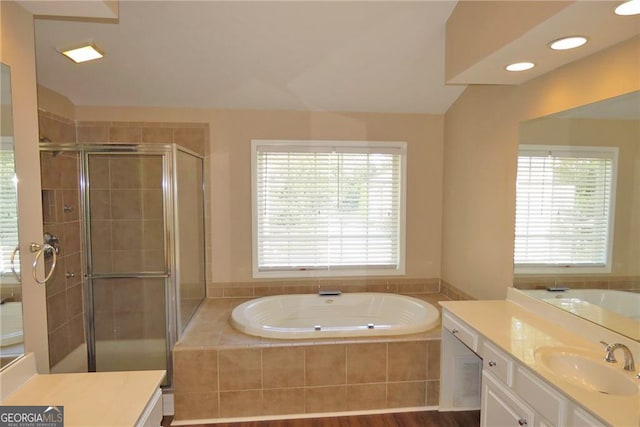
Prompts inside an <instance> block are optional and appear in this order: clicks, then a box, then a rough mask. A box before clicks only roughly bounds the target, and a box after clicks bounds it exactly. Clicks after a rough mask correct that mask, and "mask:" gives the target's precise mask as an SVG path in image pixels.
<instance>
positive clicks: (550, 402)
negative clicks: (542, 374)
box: [513, 367, 566, 426]
mask: <svg viewBox="0 0 640 427" xmlns="http://www.w3.org/2000/svg"><path fill="white" fill-rule="evenodd" d="M513 382H514V385H513V389H514V391H515V392H516V394H518V395H519V396H520V397H522V398H523V399H524V400H525V401H526V402H527V403H528V404H529V405H530V406H531V407H532V408H533V409H534V410H536V411H537V412H538V413H540V415H542V416H543V417H544V418H546V419H547V420H548V421H549V422H550V423H551V424H553V425H555V426H563V425H566V422H565V418H566V416H565V412H566V410H565V405H566V403H565V399H564V398H563V397H562V395H560V394H559V393H558V392H557V391H555V390H554V389H552V388H551V387H549V386H548V385H546V384H544V383H543V382H542V381H541V380H539V379H538V378H536V377H535V376H534V375H533V374H531V373H529V372H526V371H525V370H524V369H522V368H520V367H518V368H517V369H516V370H515V378H514V381H513Z"/></svg>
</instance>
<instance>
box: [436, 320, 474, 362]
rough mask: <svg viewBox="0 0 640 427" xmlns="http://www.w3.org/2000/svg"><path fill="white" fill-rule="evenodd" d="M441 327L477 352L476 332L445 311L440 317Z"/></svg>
mask: <svg viewBox="0 0 640 427" xmlns="http://www.w3.org/2000/svg"><path fill="white" fill-rule="evenodd" d="M442 327H443V328H445V329H446V330H448V331H449V332H451V333H452V334H453V335H454V336H455V337H456V338H458V339H459V340H460V341H462V342H463V343H464V344H465V345H466V346H467V347H469V348H470V349H471V350H473V351H474V352H475V353H477V352H478V334H476V333H475V331H473V330H472V329H471V328H469V327H468V326H466V324H464V323H462V322H461V321H460V320H458V319H456V318H454V317H453V316H452V315H450V314H449V313H445V314H444V316H443V317H442Z"/></svg>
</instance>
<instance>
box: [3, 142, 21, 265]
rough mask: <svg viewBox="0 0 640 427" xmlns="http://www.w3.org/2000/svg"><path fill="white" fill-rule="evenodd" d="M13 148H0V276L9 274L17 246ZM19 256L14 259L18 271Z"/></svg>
mask: <svg viewBox="0 0 640 427" xmlns="http://www.w3.org/2000/svg"><path fill="white" fill-rule="evenodd" d="M15 178H16V174H15V168H14V161H13V148H12V147H9V148H7V149H4V147H2V146H0V274H2V275H5V274H10V272H11V254H12V253H13V251H14V249H15V248H16V246H17V245H18V211H17V207H16V206H17V195H16V181H15ZM18 258H19V256H16V259H15V269H16V272H18V271H19V270H20V262H19V259H18Z"/></svg>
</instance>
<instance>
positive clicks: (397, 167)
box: [252, 141, 406, 277]
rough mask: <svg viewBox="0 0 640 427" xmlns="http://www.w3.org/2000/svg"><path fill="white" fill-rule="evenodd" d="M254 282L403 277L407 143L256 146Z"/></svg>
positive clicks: (265, 143)
mask: <svg viewBox="0 0 640 427" xmlns="http://www.w3.org/2000/svg"><path fill="white" fill-rule="evenodd" d="M252 151H253V157H252V160H253V165H252V166H253V264H254V267H253V269H254V276H256V277H265V276H267V277H268V276H271V277H291V276H308V275H314V276H318V275H319V276H332V275H356V274H357V275H382V274H384V275H388V274H402V273H404V259H403V258H404V181H405V178H404V176H405V164H406V160H405V153H406V144H405V143H380V142H353V141H349V142H338V141H299V142H298V141H253V142H252Z"/></svg>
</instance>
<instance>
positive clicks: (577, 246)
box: [514, 146, 617, 267]
mask: <svg viewBox="0 0 640 427" xmlns="http://www.w3.org/2000/svg"><path fill="white" fill-rule="evenodd" d="M524 147H525V148H522V149H521V150H520V153H519V155H518V177H517V183H516V186H517V189H516V237H515V248H514V250H515V254H514V262H515V264H516V265H521V266H522V265H525V266H561V267H571V266H587V267H589V266H606V265H607V263H608V261H609V260H608V257H609V247H610V243H611V242H610V241H609V240H610V239H612V236H610V235H609V230H610V229H611V224H610V222H611V220H612V213H611V212H612V210H611V204H612V200H613V196H614V195H613V192H614V177H615V175H614V173H615V170H614V169H615V158H616V153H617V152H616V151H615V149H611V148H608V147H604V148H603V147H597V148H596V147H579V148H577V149H576V148H573V149H572V150H563V149H561V148H558V147H549V146H547V147H542V148H541V147H536V148H533V147H535V146H524ZM576 150H579V151H576Z"/></svg>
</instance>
